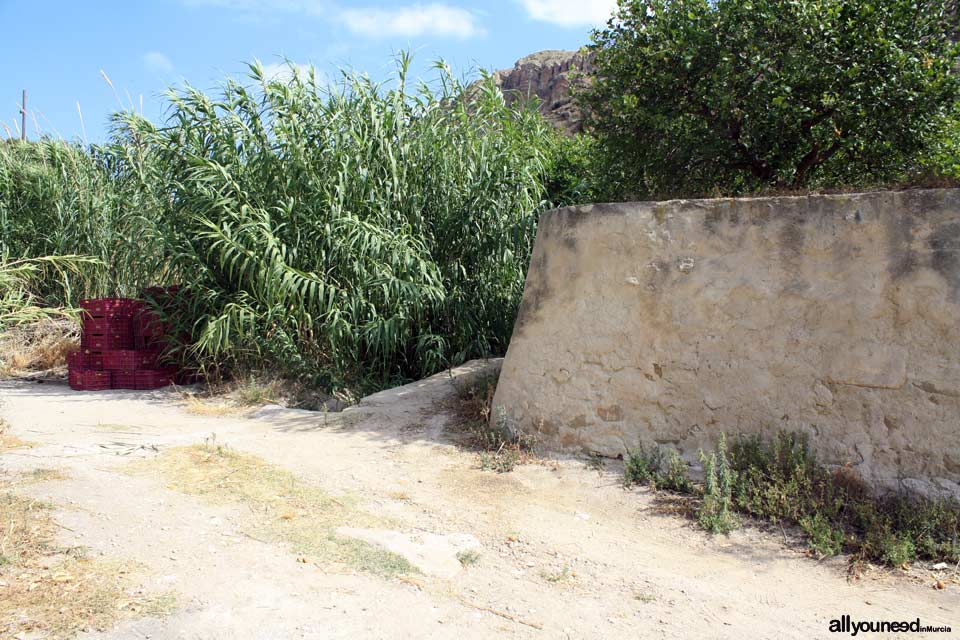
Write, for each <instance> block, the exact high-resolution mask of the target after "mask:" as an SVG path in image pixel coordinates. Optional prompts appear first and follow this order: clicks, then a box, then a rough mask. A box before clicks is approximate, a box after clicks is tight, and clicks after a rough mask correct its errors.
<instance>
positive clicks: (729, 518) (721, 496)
mask: <svg viewBox="0 0 960 640" xmlns="http://www.w3.org/2000/svg"><path fill="white" fill-rule="evenodd" d="M700 462H701V463H702V464H703V476H704V480H703V502H702V504H701V505H700V509H699V510H698V511H697V522H698V523H699V524H700V526H701V527H703V528H704V529H705V530H707V531H709V532H710V533H730V532H731V531H733V530H734V529H736V528H737V527H739V526H740V521H739V519H738V518H737V516H736V515H735V514H734V513H733V500H732V494H733V485H734V483H736V479H737V474H736V472H735V471H734V470H733V469H731V468H730V462H729V460H728V458H727V438H726V435H724V434H720V440H719V442H718V443H717V449H716V451H714V452H712V453H711V454H710V455H709V456H707V455H705V454H704V453H703V451H701V452H700Z"/></svg>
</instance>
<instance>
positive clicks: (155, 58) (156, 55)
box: [143, 51, 173, 75]
mask: <svg viewBox="0 0 960 640" xmlns="http://www.w3.org/2000/svg"><path fill="white" fill-rule="evenodd" d="M143 64H144V66H146V67H147V69H148V70H149V71H151V72H153V73H158V74H161V75H169V74H171V73H173V63H172V62H170V58H168V57H167V56H165V55H163V54H162V53H160V52H159V51H151V52H150V53H147V54H146V55H144V56H143Z"/></svg>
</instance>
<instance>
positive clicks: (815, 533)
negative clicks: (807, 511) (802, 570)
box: [800, 513, 844, 556]
mask: <svg viewBox="0 0 960 640" xmlns="http://www.w3.org/2000/svg"><path fill="white" fill-rule="evenodd" d="M800 528H801V529H803V532H804V533H806V534H807V536H808V538H809V541H808V544H809V546H810V548H811V549H813V550H814V551H815V552H817V553H818V554H820V555H821V556H835V555H837V554H838V553H840V552H841V551H843V542H844V535H843V531H840V530H838V529H834V528H833V526H832V525H831V523H830V521H829V520H827V519H826V518H825V517H824V516H823V515H821V514H819V513H817V514H814V515H812V516H806V517H804V518H802V519H801V520H800Z"/></svg>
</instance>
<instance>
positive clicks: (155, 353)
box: [103, 349, 160, 371]
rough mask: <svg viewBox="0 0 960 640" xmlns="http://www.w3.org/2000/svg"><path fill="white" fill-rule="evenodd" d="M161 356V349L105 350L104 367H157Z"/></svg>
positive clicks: (133, 368) (129, 368)
mask: <svg viewBox="0 0 960 640" xmlns="http://www.w3.org/2000/svg"><path fill="white" fill-rule="evenodd" d="M159 358H160V351H159V350H150V351H134V350H130V349H120V350H113V351H104V352H103V368H104V369H116V370H119V371H133V370H136V369H155V368H156V367H157V361H158V360H159Z"/></svg>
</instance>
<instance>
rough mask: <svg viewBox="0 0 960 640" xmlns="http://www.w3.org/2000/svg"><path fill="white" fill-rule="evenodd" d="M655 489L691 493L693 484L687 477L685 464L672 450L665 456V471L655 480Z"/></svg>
mask: <svg viewBox="0 0 960 640" xmlns="http://www.w3.org/2000/svg"><path fill="white" fill-rule="evenodd" d="M657 488H658V489H667V490H668V491H676V492H677V493H692V492H693V490H694V487H693V483H692V482H690V478H689V477H688V476H687V464H686V463H685V462H684V461H683V460H682V459H681V458H680V454H679V453H677V452H676V451H675V450H673V449H670V452H669V453H668V454H667V470H666V472H665V473H664V474H662V475H661V476H660V478H659V479H658V480H657Z"/></svg>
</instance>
